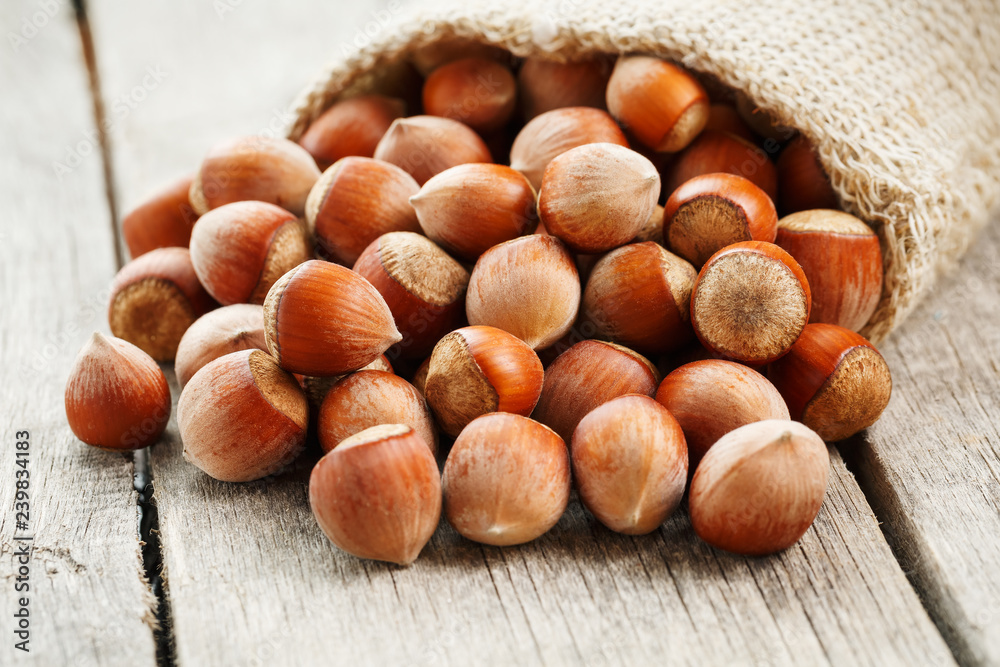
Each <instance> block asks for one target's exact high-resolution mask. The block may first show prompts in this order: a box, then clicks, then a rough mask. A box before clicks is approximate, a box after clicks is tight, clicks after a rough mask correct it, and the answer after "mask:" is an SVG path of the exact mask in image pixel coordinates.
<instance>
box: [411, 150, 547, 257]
mask: <svg viewBox="0 0 1000 667" xmlns="http://www.w3.org/2000/svg"><path fill="white" fill-rule="evenodd" d="M410 203H411V204H412V205H413V208H414V209H416V213H417V219H418V220H419V221H420V227H421V228H423V231H424V233H425V234H427V236H428V238H430V239H431V240H432V241H434V242H435V243H437V244H438V245H440V246H441V247H442V248H444V249H445V250H447V251H448V252H450V253H452V254H453V255H455V256H457V257H460V258H462V259H464V260H466V261H470V262H474V261H475V260H476V259H477V258H478V257H479V256H480V255H482V254H483V253H484V252H486V251H487V250H489V249H490V248H492V247H493V246H495V245H497V244H500V243H503V242H504V241H509V240H511V239H516V238H517V237H519V236H524V235H525V234H530V233H531V232H533V231H534V230H535V226H536V225H537V224H538V213H537V211H536V210H535V191H534V190H532V188H531V185H530V184H529V183H528V180H527V179H526V178H525V177H524V176H522V175H521V174H519V173H518V172H517V171H515V170H513V169H511V168H510V167H505V166H503V165H498V164H462V165H458V166H457V167H452V168H451V169H446V170H445V171H442V172H441V173H440V174H438V175H436V176H434V177H433V178H431V179H430V180H429V181H427V182H426V183H424V186H423V187H422V188H420V192H418V193H416V194H415V195H414V196H412V197H410Z"/></svg>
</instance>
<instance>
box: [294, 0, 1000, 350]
mask: <svg viewBox="0 0 1000 667" xmlns="http://www.w3.org/2000/svg"><path fill="white" fill-rule="evenodd" d="M387 13H388V14H389V15H390V20H388V21H385V20H384V19H385V18H386V13H383V14H382V16H381V17H380V18H381V19H383V20H382V23H379V22H378V21H375V20H373V22H372V24H371V25H369V26H365V28H364V29H365V31H366V32H367V33H368V35H370V36H371V38H370V41H368V43H367V44H362V45H361V47H360V48H358V49H357V50H354V48H353V47H352V48H351V49H350V52H349V53H342V54H341V56H340V58H339V60H338V61H337V62H335V63H334V64H333V65H332V66H331V67H329V68H328V69H327V70H326V71H324V72H323V74H322V75H321V76H320V77H319V78H318V79H317V80H316V82H315V84H314V85H313V86H312V87H311V88H310V89H309V90H307V91H306V92H305V93H304V94H303V95H302V97H301V98H300V100H299V103H298V105H297V120H296V121H295V122H294V124H293V125H292V127H291V128H290V129H289V136H290V137H291V138H293V139H294V138H297V137H298V136H299V135H300V134H301V133H302V131H303V130H304V129H305V128H306V127H308V125H309V123H310V122H311V121H312V120H313V119H315V118H316V117H317V116H318V115H319V114H320V113H321V112H322V111H323V110H324V109H325V108H327V107H328V106H329V105H330V104H331V103H332V102H333V101H334V100H336V99H337V98H338V97H339V96H341V95H344V94H352V93H353V92H357V91H359V90H365V89H369V88H372V87H373V86H376V85H377V84H378V78H379V76H380V75H381V74H383V73H385V72H387V71H389V70H390V69H391V66H392V65H393V64H394V63H398V62H400V61H401V60H403V59H406V58H409V57H411V56H412V55H413V54H414V53H416V52H418V51H420V50H421V49H425V48H429V47H430V46H431V45H433V44H435V43H437V42H438V41H439V40H449V39H456V38H470V39H474V40H477V41H482V42H487V43H491V44H496V45H499V46H502V47H504V48H506V49H508V50H510V51H511V52H512V53H513V54H514V55H516V56H522V57H523V56H531V55H548V56H550V57H553V58H555V59H572V58H574V57H578V56H583V55H586V54H590V53H595V52H601V53H647V54H655V55H658V56H661V57H664V58H667V59H670V60H673V61H676V62H679V63H682V64H683V65H684V66H686V67H688V68H690V69H692V70H694V71H695V72H698V73H701V74H703V75H707V76H714V77H715V78H716V79H718V81H720V82H722V83H724V84H727V85H729V86H731V87H733V88H735V89H738V90H740V91H743V92H744V93H745V94H746V95H748V96H749V98H750V99H751V100H752V101H753V102H755V103H756V104H757V105H759V106H760V107H761V108H763V109H765V110H767V111H769V112H770V113H771V114H772V116H773V117H775V118H776V119H777V120H778V121H779V122H781V123H783V124H786V125H789V126H791V127H794V128H797V129H799V130H800V131H801V132H802V133H803V134H805V135H806V136H807V137H809V139H810V140H812V142H813V144H814V145H815V146H816V147H817V149H818V152H819V154H820V159H821V160H822V163H823V165H824V166H825V168H826V170H827V173H828V174H829V175H830V178H831V180H832V182H833V185H834V188H835V189H836V191H837V193H838V194H839V195H840V197H841V199H842V202H843V206H844V208H845V209H846V210H847V211H849V212H851V213H853V214H855V215H857V216H858V217H860V218H861V219H863V220H865V221H867V222H868V223H869V224H871V225H872V227H873V228H874V229H876V231H878V233H879V234H880V236H881V239H882V249H883V253H884V256H885V270H886V281H885V291H884V293H883V298H882V301H881V303H880V305H879V308H878V310H877V312H876V313H875V315H874V317H873V319H872V321H871V323H870V324H869V325H868V327H867V329H866V331H865V333H866V334H867V335H869V336H870V337H871V338H872V339H873V340H876V341H878V340H881V339H883V338H884V337H885V336H886V335H888V333H889V332H890V331H891V330H892V329H893V328H894V327H895V326H896V325H897V324H898V323H899V322H900V321H901V320H902V319H903V317H904V316H905V315H906V314H907V313H908V312H909V311H910V310H911V309H912V308H913V307H914V306H915V305H916V302H917V300H918V298H919V297H920V296H921V294H923V293H924V292H925V291H926V290H927V289H928V288H929V287H930V286H931V285H932V284H933V282H934V280H935V279H936V277H937V276H938V274H939V273H940V272H941V271H942V270H944V269H947V268H949V267H951V266H953V265H954V264H955V262H956V260H957V259H958V258H959V257H960V256H961V255H962V253H963V252H964V250H965V249H966V247H967V246H968V245H969V243H970V242H971V241H972V239H973V238H974V237H975V235H976V233H977V232H978V231H979V230H980V228H981V227H982V226H983V225H984V224H985V223H986V222H987V221H988V220H989V219H990V216H991V214H995V213H996V212H997V211H996V208H997V205H998V203H1000V69H998V64H1000V6H998V5H997V3H996V0H965V1H962V0H937V1H934V0H931V1H927V2H923V1H919V0H900V1H898V2H896V1H892V2H890V1H888V0H846V1H843V0H842V1H840V2H820V1H815V2H809V1H808V0H773V1H771V2H747V1H746V0H717V1H715V2H693V1H692V0H619V1H614V0H485V1H484V0H473V1H468V0H465V1H460V2H455V1H454V0H447V1H446V2H440V1H437V2H430V3H427V4H426V5H423V6H421V5H418V6H417V7H416V8H415V9H413V10H407V11H405V12H399V11H398V9H397V8H396V7H395V6H394V5H393V4H390V5H389V10H387ZM383 24H386V25H383ZM373 32H374V33H375V34H374V35H371V33H373ZM358 36H360V37H361V39H360V40H358V41H361V42H364V41H365V40H367V39H368V38H367V37H364V36H363V35H362V34H361V33H359V35H358Z"/></svg>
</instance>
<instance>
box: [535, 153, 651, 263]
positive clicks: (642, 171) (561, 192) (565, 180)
mask: <svg viewBox="0 0 1000 667" xmlns="http://www.w3.org/2000/svg"><path fill="white" fill-rule="evenodd" d="M659 196H660V174H659V173H657V171H656V167H654V166H653V163H652V162H650V161H649V160H647V159H646V158H644V157H643V156H641V155H639V154H638V153H636V152H635V151H633V150H629V149H628V148H625V147H624V146H619V145H617V144H608V143H602V144H586V145H584V146H578V147H576V148H573V149H570V150H568V151H566V152H565V153H562V154H561V155H559V156H558V157H556V158H554V159H553V160H552V161H551V162H549V166H548V167H546V168H545V175H544V176H543V177H542V189H541V191H540V192H539V193H538V214H539V216H540V217H541V219H542V222H544V223H545V229H546V230H547V231H548V233H549V234H552V235H553V236H556V237H558V238H559V239H561V240H562V241H563V242H565V243H566V245H568V246H569V247H570V248H571V249H573V250H575V251H577V252H584V253H597V252H604V251H606V250H611V249H612V248H617V247H618V246H620V245H625V244H626V243H628V242H629V241H630V240H632V239H633V238H635V235H636V234H638V233H639V230H641V229H642V228H643V226H644V225H645V224H646V222H647V221H648V220H649V216H650V215H651V214H652V213H653V210H654V209H655V208H656V201H657V198H658V197H659Z"/></svg>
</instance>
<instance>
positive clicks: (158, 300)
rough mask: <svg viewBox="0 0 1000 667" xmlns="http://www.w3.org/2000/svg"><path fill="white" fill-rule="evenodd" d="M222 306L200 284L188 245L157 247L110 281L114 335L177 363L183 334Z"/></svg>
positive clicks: (160, 359) (110, 316) (135, 260)
mask: <svg viewBox="0 0 1000 667" xmlns="http://www.w3.org/2000/svg"><path fill="white" fill-rule="evenodd" d="M217 305H218V304H217V303H216V302H215V301H214V300H213V299H212V297H211V296H209V294H208V292H206V291H205V288H204V287H202V286H201V283H200V282H198V276H197V275H195V271H194V266H192V264H191V253H190V252H189V251H188V249H187V248H157V249H156V250H151V251H150V252H147V253H145V254H144V255H141V256H140V257H138V258H136V259H133V260H132V261H131V262H129V263H128V264H126V265H125V266H123V267H122V269H121V270H120V271H119V272H118V275H116V276H115V279H114V281H113V282H112V283H111V298H110V302H109V305H108V323H109V324H110V326H111V333H113V334H114V335H115V336H117V337H118V338H121V339H123V340H127V341H128V342H130V343H132V344H134V345H135V346H137V347H138V348H139V349H140V350H142V351H143V352H145V353H146V354H148V355H150V356H151V357H153V358H154V359H156V360H157V361H172V360H173V358H174V355H175V354H176V353H177V345H178V344H179V343H180V341H181V336H183V335H184V332H185V331H187V328H188V327H189V326H191V324H192V323H193V322H194V321H195V320H196V319H198V318H199V317H201V316H202V315H204V314H205V313H207V312H208V311H209V310H211V309H213V308H215V307H216V306H217Z"/></svg>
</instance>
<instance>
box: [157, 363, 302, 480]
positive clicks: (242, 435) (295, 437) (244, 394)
mask: <svg viewBox="0 0 1000 667" xmlns="http://www.w3.org/2000/svg"><path fill="white" fill-rule="evenodd" d="M308 423H309V407H308V404H307V403H306V397H305V395H304V394H303V393H302V389H301V388H300V387H299V384H298V382H296V381H295V378H294V377H292V375H291V374H290V373H286V372H285V371H283V370H281V368H279V367H278V364H277V363H276V362H275V361H274V359H273V358H271V356H270V355H269V354H267V353H266V352H261V351H260V350H241V351H239V352H233V353H232V354H227V355H226V356H224V357H219V358H218V359H216V360H215V361H212V362H210V363H208V364H206V365H205V366H203V367H202V368H201V370H199V371H198V372H197V373H195V374H194V377H192V378H191V380H190V381H189V382H188V383H187V385H185V387H184V390H183V391H182V392H181V398H180V401H178V403H177V424H178V427H179V428H180V433H181V440H182V441H183V443H184V458H185V459H187V460H188V461H190V462H191V463H192V464H194V465H195V466H197V467H198V468H200V469H201V470H202V471H203V472H205V473H206V474H208V475H209V476H211V477H214V478H215V479H218V480H221V481H223V482H250V481H253V480H255V479H260V478H261V477H266V476H267V475H271V474H274V473H277V472H279V471H280V470H282V469H283V468H284V467H285V466H287V465H288V464H289V463H291V462H292V461H293V460H294V459H295V457H296V456H298V454H299V452H301V451H302V448H303V447H304V445H305V440H306V427H307V425H308Z"/></svg>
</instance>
